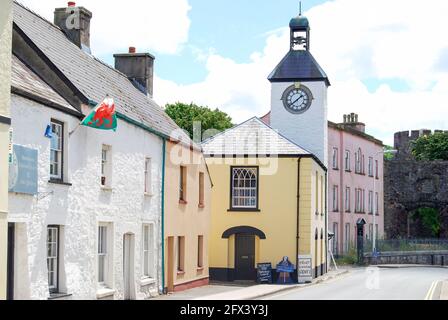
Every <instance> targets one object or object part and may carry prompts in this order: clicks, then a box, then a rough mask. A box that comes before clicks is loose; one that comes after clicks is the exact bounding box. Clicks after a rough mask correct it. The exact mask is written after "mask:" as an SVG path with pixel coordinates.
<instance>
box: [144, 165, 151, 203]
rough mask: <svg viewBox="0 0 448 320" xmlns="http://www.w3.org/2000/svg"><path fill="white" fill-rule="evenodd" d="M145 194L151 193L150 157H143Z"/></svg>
mask: <svg viewBox="0 0 448 320" xmlns="http://www.w3.org/2000/svg"><path fill="white" fill-rule="evenodd" d="M145 194H147V195H152V159H151V158H149V157H147V158H145Z"/></svg>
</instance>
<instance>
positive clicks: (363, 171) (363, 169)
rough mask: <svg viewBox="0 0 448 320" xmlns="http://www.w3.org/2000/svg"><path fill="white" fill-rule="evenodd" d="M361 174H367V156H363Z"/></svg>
mask: <svg viewBox="0 0 448 320" xmlns="http://www.w3.org/2000/svg"><path fill="white" fill-rule="evenodd" d="M361 174H366V157H365V156H364V155H363V156H362V163H361Z"/></svg>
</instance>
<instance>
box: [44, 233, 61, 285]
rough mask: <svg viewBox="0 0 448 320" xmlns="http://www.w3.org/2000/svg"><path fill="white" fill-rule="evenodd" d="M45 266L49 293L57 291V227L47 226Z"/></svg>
mask: <svg viewBox="0 0 448 320" xmlns="http://www.w3.org/2000/svg"><path fill="white" fill-rule="evenodd" d="M47 267H48V287H49V289H50V293H58V291H59V227H58V226H49V227H48V228H47Z"/></svg>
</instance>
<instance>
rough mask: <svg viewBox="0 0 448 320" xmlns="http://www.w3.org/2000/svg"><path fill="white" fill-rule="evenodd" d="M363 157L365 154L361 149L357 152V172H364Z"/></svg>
mask: <svg viewBox="0 0 448 320" xmlns="http://www.w3.org/2000/svg"><path fill="white" fill-rule="evenodd" d="M362 159H363V155H362V152H361V149H359V150H358V152H357V153H356V154H355V173H358V174H362Z"/></svg>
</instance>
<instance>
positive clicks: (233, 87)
mask: <svg viewBox="0 0 448 320" xmlns="http://www.w3.org/2000/svg"><path fill="white" fill-rule="evenodd" d="M446 12H448V2H447V1H440V0H427V1H425V3H424V4H422V2H421V1H417V0H415V1H414V0H412V1H410V0H394V1H390V0H363V1H360V0H334V1H331V2H327V3H324V4H323V5H320V6H316V7H314V8H312V9H311V10H309V11H308V12H307V13H306V15H307V16H308V18H309V19H310V23H311V28H312V31H311V37H312V38H311V51H312V53H313V55H314V56H315V57H316V59H317V60H318V61H319V63H320V64H321V65H322V67H323V68H324V69H325V70H326V72H327V73H328V75H329V77H330V80H331V81H332V87H331V89H330V95H329V109H330V119H331V120H334V121H340V120H342V114H343V113H349V112H357V113H359V114H360V118H361V120H363V121H365V122H366V123H367V128H368V131H369V132H371V133H374V134H375V135H377V136H378V138H380V139H383V140H384V141H385V142H387V143H392V141H393V133H394V132H396V131H400V130H407V129H420V128H423V127H425V128H432V129H437V128H441V129H448V123H446V121H445V119H448V108H447V102H448V75H447V73H446V72H447V71H448V67H446V66H447V65H448V59H447V58H446V57H447V50H448V49H447V48H448V37H445V36H444V34H443V32H444V30H448V19H446V17H445V14H446ZM288 22H289V21H285V25H287V24H288ZM265 37H266V46H265V48H264V50H263V51H262V52H255V53H254V54H253V55H252V56H251V60H250V62H249V63H244V64H241V63H236V62H235V61H232V60H230V59H227V58H225V57H222V56H220V55H219V54H218V53H211V54H209V55H208V58H207V59H206V66H207V70H208V76H207V78H206V79H205V80H204V81H203V82H200V83H195V84H191V85H185V86H180V85H177V84H175V83H173V82H170V81H167V80H163V79H160V78H157V79H156V80H157V81H156V91H155V95H156V99H157V100H158V101H159V103H161V104H164V103H166V102H175V101H185V102H191V101H194V102H196V103H199V104H207V105H209V106H211V107H219V108H221V109H223V110H224V111H227V112H229V113H230V114H231V116H232V117H233V118H234V120H235V121H236V122H240V121H243V120H245V119H247V118H249V117H251V116H254V115H262V114H263V113H265V112H267V111H268V110H269V108H270V85H269V82H268V81H267V80H266V78H267V76H268V74H269V72H270V71H272V69H273V68H274V67H275V66H276V64H277V63H278V62H279V61H280V59H281V58H282V57H283V55H284V54H285V53H286V51H287V50H288V46H289V33H288V29H287V28H284V29H280V30H276V31H275V32H272V33H267V34H266V35H265ZM235 50H238V48H235ZM372 78H373V79H400V80H401V82H403V81H404V82H405V83H406V84H407V85H408V86H409V88H410V90H409V91H407V92H394V91H392V90H391V89H390V88H389V87H388V86H387V85H383V86H381V87H380V88H378V90H377V91H376V92H373V93H370V92H369V91H368V90H367V88H366V86H365V85H364V84H363V83H362V80H366V79H372Z"/></svg>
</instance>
